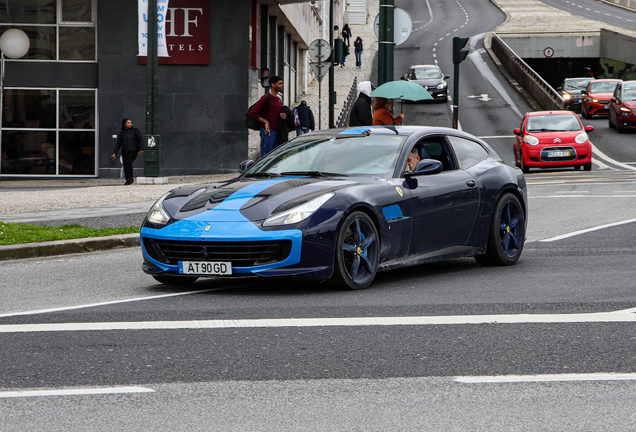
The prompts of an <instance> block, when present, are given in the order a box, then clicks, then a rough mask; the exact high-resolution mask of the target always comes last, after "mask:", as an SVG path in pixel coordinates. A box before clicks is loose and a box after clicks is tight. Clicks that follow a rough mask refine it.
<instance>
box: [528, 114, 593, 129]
mask: <svg viewBox="0 0 636 432" xmlns="http://www.w3.org/2000/svg"><path fill="white" fill-rule="evenodd" d="M578 130H581V123H579V119H578V118H577V117H576V116H575V115H572V114H554V115H538V116H530V117H528V126H527V131H528V132H565V131H578Z"/></svg>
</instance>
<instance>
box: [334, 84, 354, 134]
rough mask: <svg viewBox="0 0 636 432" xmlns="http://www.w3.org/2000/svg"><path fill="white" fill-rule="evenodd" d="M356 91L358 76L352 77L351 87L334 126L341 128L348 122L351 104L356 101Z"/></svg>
mask: <svg viewBox="0 0 636 432" xmlns="http://www.w3.org/2000/svg"><path fill="white" fill-rule="evenodd" d="M357 91H358V77H355V78H354V79H353V84H352V85H351V89H350V90H349V94H348V95H347V99H346V100H345V101H344V106H343V107H342V110H341V111H340V114H339V115H338V120H336V127H338V128H341V127H345V126H347V125H348V124H349V114H351V108H353V104H354V103H355V101H356V95H357Z"/></svg>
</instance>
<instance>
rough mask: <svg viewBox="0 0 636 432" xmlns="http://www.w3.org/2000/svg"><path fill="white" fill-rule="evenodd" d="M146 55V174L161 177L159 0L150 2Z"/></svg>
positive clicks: (146, 175)
mask: <svg viewBox="0 0 636 432" xmlns="http://www.w3.org/2000/svg"><path fill="white" fill-rule="evenodd" d="M147 54H148V55H147V57H146V136H145V137H144V138H145V141H146V142H145V147H144V176H145V177H159V173H160V162H161V146H160V143H161V140H160V137H159V125H158V123H159V122H158V118H159V116H158V113H157V111H158V103H157V101H158V95H157V93H158V92H157V70H158V69H159V65H158V54H157V0H150V1H149V2H148V53H147Z"/></svg>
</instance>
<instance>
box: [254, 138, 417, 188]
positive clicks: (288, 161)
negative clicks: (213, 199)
mask: <svg viewBox="0 0 636 432" xmlns="http://www.w3.org/2000/svg"><path fill="white" fill-rule="evenodd" d="M404 139H405V137H403V136H399V135H371V136H365V135H360V136H351V135H344V136H338V135H335V136H325V135H320V136H316V137H312V136H311V135H307V136H306V137H305V136H300V137H298V138H295V139H293V140H291V141H288V142H287V143H285V144H284V145H282V146H279V147H277V148H276V149H274V151H272V152H271V153H268V154H267V155H266V156H265V157H263V158H262V159H260V160H258V161H257V162H256V163H255V164H254V166H253V167H252V168H251V169H249V170H248V171H247V172H246V173H245V175H246V176H256V175H259V174H269V175H274V176H276V175H281V174H282V175H285V174H286V173H296V174H299V173H303V172H305V173H335V174H344V175H348V176H353V175H363V176H364V175H369V176H375V177H382V178H388V177H391V175H392V174H393V171H394V170H395V164H396V162H397V158H398V155H399V153H400V149H401V148H402V143H403V141H404ZM299 175H301V174H299Z"/></svg>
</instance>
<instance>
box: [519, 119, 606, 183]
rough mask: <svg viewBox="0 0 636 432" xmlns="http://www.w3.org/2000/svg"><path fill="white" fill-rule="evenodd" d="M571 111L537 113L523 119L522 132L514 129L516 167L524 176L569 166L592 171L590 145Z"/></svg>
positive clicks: (589, 127)
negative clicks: (546, 169)
mask: <svg viewBox="0 0 636 432" xmlns="http://www.w3.org/2000/svg"><path fill="white" fill-rule="evenodd" d="M593 130H594V126H585V127H584V126H583V123H582V122H581V119H580V118H579V117H578V116H577V115H576V114H574V113H573V112H572V111H536V112H529V113H526V115H525V116H523V120H522V121H521V128H520V129H515V135H517V138H516V140H515V144H514V152H515V165H517V166H518V167H519V168H521V170H522V171H523V172H524V173H526V174H527V173H528V172H529V171H530V168H535V167H536V168H553V167H563V166H571V167H574V168H575V169H577V168H579V167H581V168H583V169H584V170H585V171H591V170H592V143H591V142H590V139H589V137H588V136H587V132H592V131H593Z"/></svg>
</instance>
